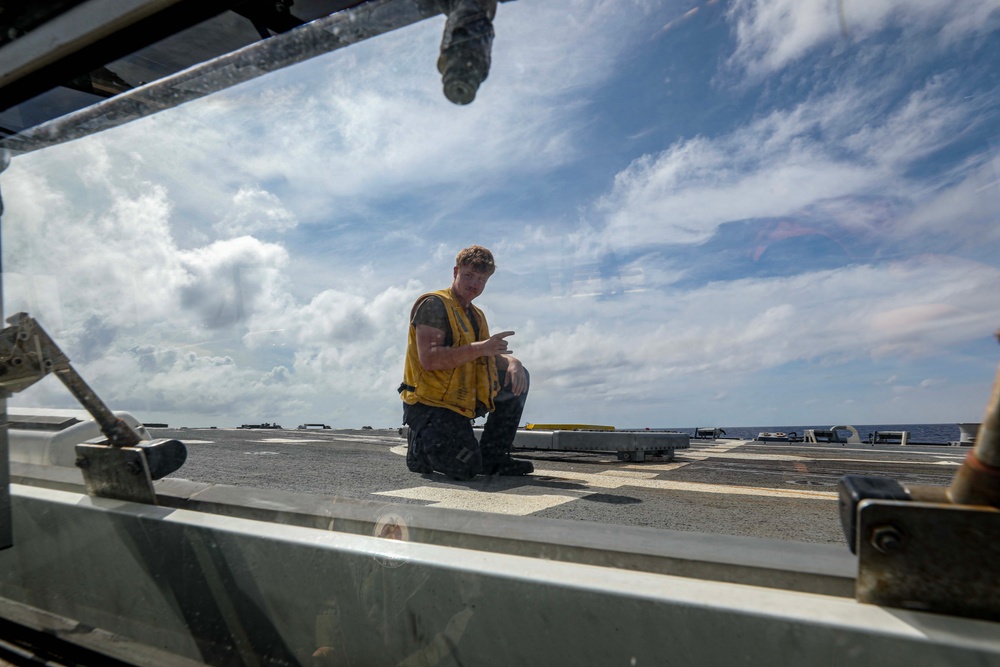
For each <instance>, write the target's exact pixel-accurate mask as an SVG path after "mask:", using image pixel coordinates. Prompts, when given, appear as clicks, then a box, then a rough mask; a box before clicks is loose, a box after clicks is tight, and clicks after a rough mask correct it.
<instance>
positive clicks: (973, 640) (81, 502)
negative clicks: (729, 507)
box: [0, 485, 1000, 667]
mask: <svg viewBox="0 0 1000 667" xmlns="http://www.w3.org/2000/svg"><path fill="white" fill-rule="evenodd" d="M12 490H13V494H12V497H13V500H14V502H13V508H14V519H15V529H16V534H17V536H18V541H17V544H16V545H15V547H14V548H13V549H9V550H7V551H4V552H0V596H2V597H3V598H6V599H7V600H10V601H13V602H15V603H18V604H23V605H30V606H32V607H35V608H38V609H42V610H44V611H46V612H49V613H54V614H59V615H61V616H65V617H68V618H72V619H74V620H76V621H78V622H79V623H80V624H81V626H79V627H86V626H92V627H94V628H98V629H100V630H101V631H108V632H111V633H114V634H116V635H120V636H121V637H123V638H124V640H127V641H125V642H123V644H124V645H130V644H132V643H136V642H138V643H140V644H148V645H152V646H155V647H157V649H158V650H160V651H166V652H168V653H171V654H174V655H176V656H178V657H179V658H181V659H182V660H185V661H187V660H196V661H205V662H216V663H219V662H238V661H242V662H244V663H246V662H248V661H252V662H255V663H260V664H265V663H267V662H269V661H271V662H273V661H276V660H286V661H288V662H291V663H295V662H306V661H308V660H309V658H310V656H311V655H313V654H314V653H315V652H316V651H324V650H325V651H326V652H327V653H328V654H337V655H342V657H343V658H346V659H347V660H350V661H351V662H350V663H349V664H409V663H407V662H406V661H410V662H412V663H413V664H459V663H461V664H476V665H490V664H498V665H499V664H545V665H574V666H576V665H583V664H624V665H648V664H691V665H727V664H742V665H765V664H766V665H769V666H772V665H804V664H817V659H819V660H821V661H822V663H823V664H831V665H833V664H836V665H854V664H858V665H861V664H864V665H871V664H905V665H908V667H920V666H922V665H944V664H955V665H957V664H978V665H1000V632H998V626H997V624H994V623H987V622H980V621H970V620H964V619H957V618H951V617H944V616H932V615H928V614H922V613H919V612H908V611H900V610H891V611H889V610H884V609H882V608H879V607H876V606H870V605H861V604H858V603H857V602H855V601H853V600H851V599H848V598H842V597H834V596H827V595H814V594H807V593H801V592H789V591H785V590H777V589H769V588H764V587H759V586H748V585H742V584H729V583H722V582H718V581H706V580H701V579H689V578H685V577H678V576H671V575H662V574H653V573H649V572H637V571H627V570H622V569H617V568H614V567H602V566H599V565H584V564H579V563H567V562H555V561H550V560H545V559H538V558H530V557H525V556H518V555H509V554H499V553H490V552H486V551H472V550H468V549H459V548H452V547H446V546H439V545H432V544H420V543H413V542H401V541H397V540H392V539H380V538H377V537H368V536H363V535H353V534H345V533H339V532H331V531H327V530H321V529H316V528H306V527H301V526H289V525H280V524H275V523H266V522H260V521H253V520H248V519H243V518H233V517H226V516H219V515H215V514H208V513H201V512H192V511H187V510H177V509H168V508H164V507H152V506H144V505H136V504H132V503H126V502H121V501H110V500H104V499H99V498H90V497H87V496H82V495H80V494H76V493H69V492H65V491H55V490H50V489H44V488H38V487H27V486H21V485H14V486H13V487H12ZM70 562H72V564H73V566H72V567H70V566H69V565H68V564H69V563H70ZM40 580H44V581H45V582H46V584H47V585H46V586H44V587H40V586H38V585H37V582H38V581H40ZM77 634H80V632H79V631H78V632H77ZM64 636H65V638H67V639H73V638H74V637H73V633H69V632H67V633H66V634H65V635H64ZM324 647H325V648H324ZM112 650H113V649H112ZM116 657H117V656H116ZM345 664H348V663H345Z"/></svg>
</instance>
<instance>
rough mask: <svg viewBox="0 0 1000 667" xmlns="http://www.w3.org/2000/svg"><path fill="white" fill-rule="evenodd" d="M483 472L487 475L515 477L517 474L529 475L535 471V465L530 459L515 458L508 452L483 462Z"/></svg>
mask: <svg viewBox="0 0 1000 667" xmlns="http://www.w3.org/2000/svg"><path fill="white" fill-rule="evenodd" d="M483 472H484V473H485V474H487V475H504V476H508V477H517V476H519V475H530V474H531V473H533V472H535V466H534V465H533V464H532V463H531V461H525V460H523V459H515V458H514V457H512V456H511V455H510V454H504V455H503V456H501V457H500V458H499V459H497V460H496V461H491V462H490V463H489V464H484V465H483Z"/></svg>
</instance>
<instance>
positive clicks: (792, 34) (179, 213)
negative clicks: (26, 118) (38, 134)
mask: <svg viewBox="0 0 1000 667" xmlns="http://www.w3.org/2000/svg"><path fill="white" fill-rule="evenodd" d="M443 22H444V21H443V19H442V18H440V17H439V18H438V19H434V20H428V21H424V22H421V23H418V24H415V25H412V26H409V27H406V28H403V29H401V30H398V31H395V32H392V33H389V34H385V35H382V36H379V37H376V38H373V39H370V40H368V41H365V42H363V43H361V44H358V45H356V46H353V47H351V48H349V49H345V50H343V51H338V52H335V53H331V54H328V55H325V56H322V57H318V58H316V59H313V60H310V61H308V62H305V63H302V64H299V65H295V66H293V67H290V68H287V69H285V70H282V71H279V72H277V73H273V74H269V75H267V76H264V77H261V78H259V79H255V80H253V81H250V82H247V83H244V84H241V85H239V86H237V87H234V88H231V89H228V90H225V91H222V92H220V93H217V94H214V95H211V96H209V97H206V98H203V99H200V100H196V101H193V102H190V103H187V104H185V105H182V106H180V107H177V108H174V109H168V110H165V111H163V112H161V113H159V114H156V115H153V116H150V117H148V118H144V119H141V120H137V121H135V122H132V123H129V124H127V125H124V126H122V127H119V128H116V129H113V130H109V131H106V132H103V133H100V134H97V135H94V136H91V137H86V138H83V139H79V140H76V141H72V142H69V143H66V144H63V145H59V146H55V147H51V148H46V149H44V150H39V151H36V152H32V153H29V154H26V155H20V156H15V157H14V159H13V161H12V163H11V165H10V167H9V168H8V169H7V170H6V171H5V172H4V174H3V176H2V179H3V180H2V186H3V196H4V204H5V212H4V216H3V254H4V258H3V259H4V276H3V278H4V291H5V294H4V300H5V314H6V315H9V314H11V313H14V312H18V311H25V312H28V313H30V314H31V315H32V316H34V317H36V318H37V319H38V321H39V322H40V323H41V324H42V325H43V326H44V327H45V328H46V330H47V331H48V332H49V333H50V335H51V336H52V337H53V338H54V339H55V340H56V341H57V342H58V343H59V345H60V346H61V347H62V348H63V349H64V350H65V351H66V353H67V355H68V356H69V358H70V359H71V361H72V363H73V364H74V366H75V367H76V368H77V370H78V371H79V372H80V373H81V375H82V376H83V377H85V378H86V379H87V381H88V382H89V383H90V384H91V386H92V387H93V388H94V389H95V391H97V392H98V393H99V394H100V395H101V397H102V398H103V399H104V400H105V402H106V403H107V404H108V405H109V406H111V407H112V408H113V409H115V410H125V411H129V412H131V413H132V414H134V415H136V416H137V417H138V418H139V419H140V420H142V421H143V422H146V423H161V424H167V425H169V426H170V427H171V428H175V429H182V428H186V429H189V432H188V433H187V434H186V436H185V437H186V438H187V439H189V440H192V441H197V442H207V443H211V442H212V441H213V439H214V438H215V437H216V436H215V435H213V434H211V433H209V432H207V431H203V430H196V429H200V428H209V427H215V428H216V429H220V430H221V429H229V428H235V427H238V426H241V425H243V424H258V425H261V424H267V425H282V426H284V427H285V428H286V429H288V428H291V429H295V428H296V427H297V426H300V425H301V426H306V425H312V426H310V428H314V427H316V425H319V428H322V426H323V425H327V426H330V427H332V428H331V430H336V429H362V428H364V427H371V430H372V431H377V433H374V434H372V437H376V436H378V437H382V438H383V440H382V441H381V442H384V443H385V447H384V449H385V451H386V452H388V454H385V455H384V456H381V458H379V459H378V462H377V463H370V462H369V463H363V462H361V461H360V459H361V458H363V457H361V456H358V457H354V456H348V457H342V458H340V459H338V458H337V455H336V453H331V452H327V453H326V454H325V455H324V456H323V457H322V458H320V459H319V461H320V463H318V464H316V465H318V466H320V467H318V468H317V467H315V466H313V464H311V463H310V464H309V466H305V465H303V464H302V463H298V464H296V463H294V462H291V463H288V464H282V465H287V467H288V470H289V471H290V472H289V473H288V475H287V476H285V477H281V478H276V477H275V476H274V475H273V474H269V473H271V472H273V471H275V470H277V468H278V464H273V465H272V464H271V463H268V464H263V466H264V467H263V468H262V467H255V468H254V469H253V470H254V472H253V473H252V474H248V475H245V476H244V477H242V478H239V480H238V481H239V482H240V483H245V484H247V485H250V486H264V487H267V488H281V489H284V490H289V491H304V492H308V493H320V494H327V495H336V494H343V495H347V496H352V497H357V498H372V497H374V496H373V495H372V494H375V493H379V494H383V495H380V496H378V498H380V499H385V500H386V501H387V502H388V501H389V500H390V499H391V500H392V502H401V503H407V502H411V503H418V504H434V503H439V504H442V505H444V506H448V507H459V508H465V509H479V510H483V509H486V510H489V509H490V507H489V505H488V504H473V505H468V504H466V505H463V504H462V503H461V502H460V500H459V499H458V496H450V497H449V498H448V499H445V500H441V496H434V495H433V494H430V495H427V492H423V493H424V495H419V494H418V495H413V494H410V495H407V493H405V492H404V491H406V490H407V489H409V488H411V487H422V488H434V487H435V486H436V485H437V486H442V485H439V484H436V483H435V482H433V481H430V482H428V481H427V480H423V479H421V478H419V477H418V476H415V475H413V474H412V473H409V472H408V471H406V469H405V465H404V458H403V451H404V450H403V448H402V447H401V445H402V444H403V443H404V441H403V440H402V438H400V437H399V435H398V433H397V432H396V430H397V429H398V428H399V427H400V425H401V418H402V411H401V402H400V400H399V397H398V395H397V387H398V385H399V383H400V381H401V379H402V370H403V357H404V352H405V346H406V340H407V323H408V314H409V312H410V308H411V306H412V305H413V302H414V300H415V299H416V298H417V297H418V296H420V295H421V294H423V293H425V292H427V291H430V290H436V289H441V288H444V287H447V286H448V285H449V284H450V282H451V280H452V267H453V265H454V258H455V255H456V254H457V252H458V251H459V250H460V249H462V248H464V247H466V246H469V245H471V244H479V245H483V246H486V247H488V248H490V249H491V250H492V251H493V253H494V255H495V257H496V263H497V267H498V268H497V271H496V273H495V274H494V275H493V277H492V278H491V279H490V280H489V283H488V285H487V287H486V288H485V291H484V293H483V294H482V296H481V297H479V298H478V299H477V300H476V303H477V305H479V306H480V307H481V308H482V309H483V311H484V313H485V315H486V318H487V320H488V322H489V325H490V327H491V329H492V330H494V331H502V330H513V331H515V332H516V333H515V334H514V335H513V336H512V337H510V339H509V342H510V345H511V349H512V350H513V353H514V354H515V355H516V356H517V357H518V358H519V359H521V360H522V361H523V362H524V365H525V366H526V367H527V368H528V369H529V371H530V373H531V389H530V394H529V398H528V401H527V406H526V409H525V412H524V416H523V421H524V422H526V423H527V422H531V423H583V424H600V425H612V426H615V427H616V428H619V429H647V428H649V429H678V430H682V431H685V432H688V433H691V432H693V429H694V428H695V427H728V428H729V429H730V430H733V429H734V427H760V429H761V430H764V429H766V428H768V427H771V426H773V427H775V428H777V427H779V426H781V425H804V424H815V425H816V426H829V425H830V424H835V423H853V424H931V423H947V424H954V423H956V422H966V421H968V422H974V421H978V420H979V418H980V416H981V414H982V409H983V406H984V405H985V400H986V398H987V396H988V393H989V386H990V383H991V382H992V379H993V370H994V368H995V362H996V351H997V349H996V343H995V341H994V340H993V339H992V338H991V334H992V332H993V330H994V329H996V327H997V325H998V323H1000V302H998V300H997V298H996V286H997V284H1000V270H998V262H997V257H998V252H997V251H998V248H1000V226H998V225H997V220H996V218H997V213H996V212H997V210H998V206H997V205H998V203H1000V154H998V152H997V150H998V149H997V141H998V122H997V121H998V117H997V113H998V112H997V109H998V104H997V102H998V88H997V85H998V84H997V67H996V63H997V62H1000V54H998V53H997V51H998V46H997V45H998V44H1000V41H998V40H997V29H998V26H1000V18H998V10H997V4H996V2H991V1H989V0H968V1H966V2H962V3H952V2H945V1H943V0H942V1H928V2H922V3H911V2H904V1H903V0H898V1H893V0H886V1H884V2H879V3H875V4H868V5H862V4H860V3H854V2H846V0H845V1H844V2H839V3H833V2H827V3H800V2H792V1H790V0H788V1H780V2H763V1H754V0H736V1H733V2H718V1H699V2H662V3H655V2H640V1H635V2H618V1H615V2H602V1H599V0H592V1H582V0H581V1H578V2H571V3H565V2H558V3H555V2H536V1H528V0H523V1H520V2H512V3H503V4H501V5H500V6H499V8H498V12H497V16H496V19H495V30H496V38H495V40H494V43H493V52H492V67H491V69H490V72H489V77H488V78H487V79H486V81H485V82H484V83H483V85H482V87H481V88H480V90H479V91H478V93H477V95H476V99H475V101H474V102H472V103H471V104H468V105H456V104H453V103H451V102H450V101H449V100H448V99H446V97H445V96H444V95H443V94H442V84H441V79H440V74H439V73H438V72H437V69H436V61H437V56H438V48H439V45H440V41H441V31H442V27H443ZM10 405H11V406H12V407H14V408H37V407H47V408H75V407H78V405H77V404H76V403H75V401H74V400H73V398H72V397H71V396H70V395H69V394H68V393H67V392H66V390H65V388H64V387H62V386H61V385H60V384H59V383H58V382H56V381H55V380H53V379H49V380H46V381H43V382H41V383H38V384H37V385H36V386H34V387H32V388H31V389H29V390H27V391H25V392H23V393H21V394H18V395H17V396H16V397H14V398H13V399H11V401H10ZM324 430H325V429H324ZM753 430H754V431H756V430H757V429H756V428H755V429H753ZM956 435H957V434H956ZM317 437H319V436H317ZM355 437H361V436H355ZM194 446H197V445H193V447H194ZM254 447H255V448H254V449H253V451H249V452H241V454H254V453H256V454H258V455H259V456H258V457H257V458H254V459H251V457H249V456H242V457H241V456H238V455H236V454H234V455H233V461H232V462H231V464H230V467H234V468H235V467H239V466H248V465H250V464H248V463H245V462H247V461H250V460H253V461H254V462H255V463H254V464H253V465H254V466H258V463H257V461H259V460H263V459H264V458H265V457H267V456H272V459H271V460H272V461H274V460H278V459H281V458H283V457H284V459H289V456H286V455H285V454H284V453H283V452H278V453H277V455H275V452H274V451H272V450H275V449H276V448H277V447H278V445H277V444H274V445H272V446H267V445H255V446H254ZM678 458H679V460H680V461H684V460H685V459H684V458H683V453H679V454H678ZM191 459H192V460H191V461H190V466H189V467H186V468H182V469H181V470H180V471H178V473H177V474H176V476H179V477H187V478H190V479H194V480H199V481H220V480H218V478H215V477H213V468H212V467H205V466H203V467H201V468H199V467H198V460H197V457H196V456H194V455H192V457H191ZM551 463H552V462H551V461H547V460H546V459H545V458H536V459H535V466H536V469H537V470H538V471H539V473H540V475H539V476H541V477H544V473H545V471H546V470H547V469H548V467H550V466H551ZM322 466H327V468H323V467H322ZM303 468H309V469H308V470H303ZM214 470H217V468H215V469H214ZM335 472H336V474H334V473H335ZM661 472H662V471H657V472H656V474H660V473H661ZM588 474H589V473H586V474H583V473H582V475H583V476H582V477H581V476H578V477H576V478H575V481H576V482H577V483H578V484H579V486H575V487H572V488H568V487H567V486H566V485H564V486H563V487H559V485H550V486H545V485H544V484H542V485H535V486H532V484H531V483H523V482H522V481H507V482H503V484H502V485H501V486H499V487H497V486H494V487H492V488H493V490H502V491H503V492H504V497H510V496H514V497H519V498H520V499H516V500H513V501H510V504H508V505H506V506H504V507H505V509H502V510H499V511H504V512H507V513H513V514H526V515H533V516H538V517H549V518H569V519H584V520H590V519H593V518H595V515H593V514H589V513H587V512H586V511H584V509H581V508H584V507H587V506H588V505H587V503H585V502H583V499H584V498H586V497H590V500H591V501H595V500H596V501H598V502H590V503H589V507H591V508H593V507H602V502H601V501H603V507H604V508H605V509H607V510H608V511H609V512H611V516H612V517H615V519H614V520H612V521H610V523H612V524H613V523H616V522H618V523H627V524H631V525H646V526H654V527H668V528H681V529H688V528H690V526H689V525H686V524H684V523H683V522H674V523H671V522H669V521H668V520H667V519H666V518H665V517H669V514H670V513H669V512H667V511H663V510H664V508H663V506H662V505H658V504H657V502H656V501H654V500H652V499H651V497H648V496H643V495H642V494H639V493H638V492H636V493H633V492H628V493H617V492H614V491H610V490H608V488H609V487H607V486H604V487H598V486H595V485H594V483H593V480H592V479H591V477H592V476H590V477H588V476H587V475H588ZM634 474H635V475H638V476H639V477H641V476H642V475H645V474H647V473H645V472H643V471H638V472H635V473H634ZM347 478H350V479H347ZM226 481H227V482H228V483H233V482H232V479H227V480H226ZM349 481H351V482H354V483H348V482H349ZM497 484H500V483H499V482H498V483H497ZM443 486H445V487H446V486H447V485H443ZM519 489H522V490H520V491H519ZM581 489H582V492H581ZM463 490H467V489H466V488H465V487H463ZM473 490H475V489H474V488H473ZM826 491H827V492H832V489H826ZM650 493H652V492H650ZM693 502H694V501H690V500H683V501H678V502H677V503H675V505H674V506H673V509H674V510H676V509H677V506H678V505H679V504H680V505H683V504H685V503H687V504H691V503H693ZM743 502H744V501H742V500H741V501H740V503H741V504H742V503H743ZM817 503H819V504H818V505H817V508H816V509H815V512H814V514H815V515H816V516H820V515H822V516H824V517H827V518H826V519H823V520H824V521H827V524H826V528H825V529H824V531H825V532H822V533H821V534H819V535H815V534H808V532H802V531H804V530H805V528H803V526H793V527H792V528H791V529H790V530H778V529H775V531H774V532H772V533H768V534H766V536H771V537H783V538H788V539H805V540H814V541H821V542H833V541H836V540H838V539H840V538H839V536H838V535H837V530H838V528H837V525H836V523H837V522H836V517H835V514H834V509H833V505H832V504H830V502H829V499H828V498H826V499H821V500H817ZM826 508H829V510H828V509H826ZM626 509H627V512H626V511H624V510H626ZM723 513H724V512H723ZM720 515H721V513H720ZM605 520H607V519H605ZM739 523H740V524H741V525H742V524H744V523H745V522H744V521H743V520H742V519H741V520H740V522H739ZM733 530H736V531H737V532H738V529H736V528H733Z"/></svg>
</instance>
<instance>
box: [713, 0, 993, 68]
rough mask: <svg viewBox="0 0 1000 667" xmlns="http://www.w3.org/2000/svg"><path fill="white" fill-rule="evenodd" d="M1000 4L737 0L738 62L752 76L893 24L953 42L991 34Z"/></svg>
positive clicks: (973, 0)
mask: <svg viewBox="0 0 1000 667" xmlns="http://www.w3.org/2000/svg"><path fill="white" fill-rule="evenodd" d="M997 9H1000V2H998V0H964V1H963V2H953V1H952V0H838V1H837V2H815V1H813V2H801V1H799V0H737V1H736V2H734V3H733V5H732V7H731V9H730V19H731V20H733V21H734V22H735V25H736V37H737V48H736V52H735V54H734V56H733V60H734V62H737V63H740V64H741V65H742V66H743V67H744V68H745V69H746V70H747V71H749V72H750V73H751V74H755V75H762V74H767V73H770V72H774V71H776V70H780V69H782V68H784V67H786V66H788V64H789V63H791V62H794V61H795V60H797V59H799V58H801V57H802V56H804V55H806V54H807V53H809V52H810V51H812V50H813V49H816V48H819V47H821V46H825V45H827V44H830V43H832V42H834V41H835V40H845V41H849V42H850V43H855V42H858V41H861V40H864V39H865V38H867V37H869V36H870V35H872V34H873V33H875V32H877V31H879V30H881V29H883V28H885V27H887V26H889V25H890V24H891V25H893V26H896V27H899V28H900V29H902V30H903V31H904V32H910V31H915V30H921V31H923V30H933V31H934V32H935V33H937V34H938V35H939V38H940V39H941V40H942V42H947V43H954V42H956V41H958V40H960V39H963V38H967V37H968V36H970V35H975V34H977V33H978V34H987V33H988V32H989V31H991V30H993V29H995V28H996V26H997V23H998V17H997V13H996V12H997Z"/></svg>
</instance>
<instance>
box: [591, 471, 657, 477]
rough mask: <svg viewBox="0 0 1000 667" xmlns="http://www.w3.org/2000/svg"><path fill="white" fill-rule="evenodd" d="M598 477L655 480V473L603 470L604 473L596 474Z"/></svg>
mask: <svg viewBox="0 0 1000 667" xmlns="http://www.w3.org/2000/svg"><path fill="white" fill-rule="evenodd" d="M598 474H599V475H608V476H611V477H626V478H629V479H655V478H656V476H657V474H658V473H656V472H645V471H644V472H639V471H638V470H617V469H616V470H605V471H604V472H601V473H598Z"/></svg>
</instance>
